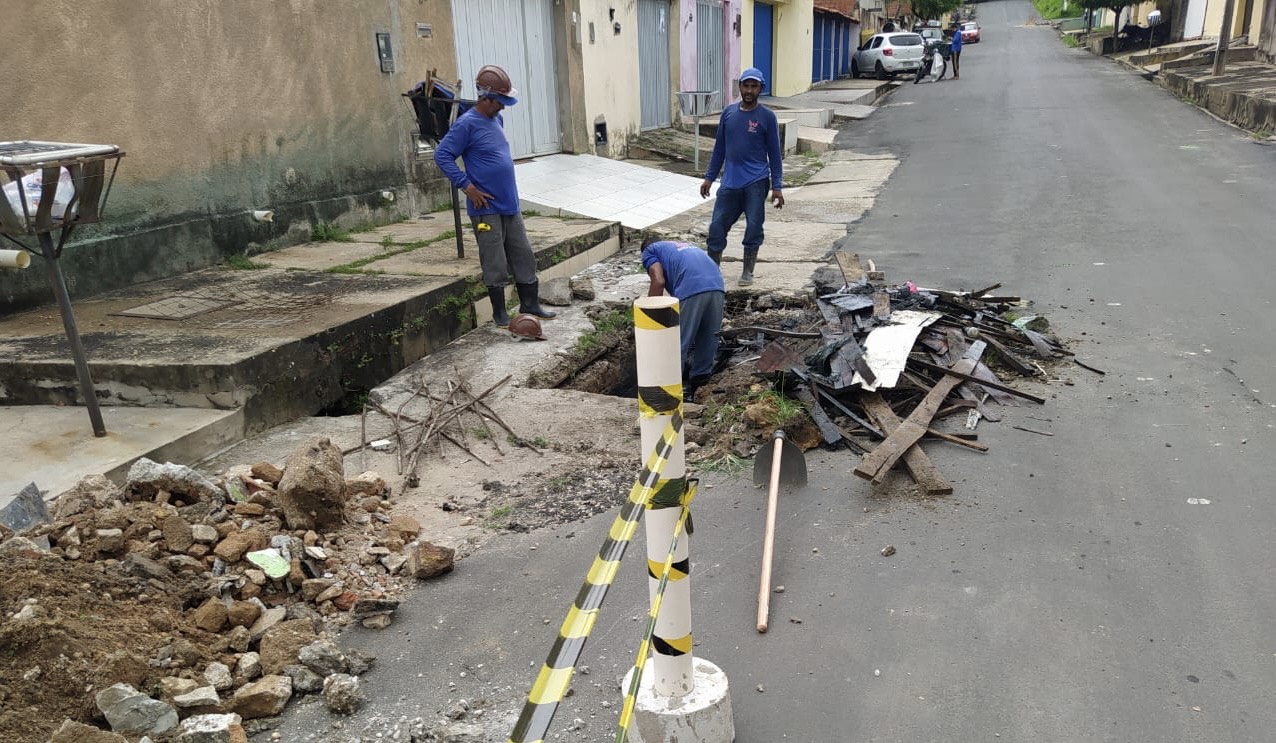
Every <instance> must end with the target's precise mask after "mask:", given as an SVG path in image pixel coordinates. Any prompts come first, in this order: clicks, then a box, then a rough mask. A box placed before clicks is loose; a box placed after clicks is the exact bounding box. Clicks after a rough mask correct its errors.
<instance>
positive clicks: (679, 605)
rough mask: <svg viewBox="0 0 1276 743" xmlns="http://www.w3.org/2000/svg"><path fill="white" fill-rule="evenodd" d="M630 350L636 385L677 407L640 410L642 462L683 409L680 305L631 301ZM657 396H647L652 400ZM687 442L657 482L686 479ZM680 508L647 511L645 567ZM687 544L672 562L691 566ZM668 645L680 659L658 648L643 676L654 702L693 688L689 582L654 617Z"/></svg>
mask: <svg viewBox="0 0 1276 743" xmlns="http://www.w3.org/2000/svg"><path fill="white" fill-rule="evenodd" d="M634 346H635V349H634V350H635V356H636V357H637V362H638V386H639V387H642V388H648V389H652V388H660V389H661V390H664V391H666V392H667V393H668V394H669V395H672V396H673V399H674V400H676V404H674V405H671V406H669V409H667V410H655V411H653V410H651V409H650V408H649V407H646V406H641V405H640V407H639V412H640V413H641V416H642V417H641V419H640V421H639V430H640V432H641V435H642V451H643V457H644V458H645V457H646V456H647V455H648V454H649V453H650V452H651V451H653V450H654V449H655V448H656V446H657V444H658V443H659V442H660V438H661V436H662V435H663V434H664V432H665V429H666V428H668V426H669V421H670V419H671V418H672V417H673V414H674V412H676V411H679V410H681V409H682V351H681V345H680V343H679V335H678V300H676V299H674V298H673V297H642V298H640V299H638V300H637V301H635V302H634ZM660 397H661V395H660V393H658V392H657V393H654V394H652V395H651V396H650V399H651V400H657V399H659V398H660ZM685 444H686V439H685V437H684V436H683V434H682V432H681V431H679V433H678V436H677V438H676V439H675V441H674V445H673V449H672V451H670V453H669V458H668V461H667V462H666V463H665V466H664V469H663V470H662V471H661V473H660V479H661V481H667V480H676V481H683V480H685V478H686V476H687V466H686V446H685ZM681 511H682V509H681V508H651V509H647V513H646V516H645V518H644V521H645V524H646V532H647V561H648V565H652V564H655V565H662V564H663V563H664V561H665V557H666V556H667V555H668V553H669V544H670V543H671V542H672V541H673V532H674V525H675V524H676V523H677V521H678V517H679V515H680V514H681ZM690 542H691V539H690V537H689V536H688V535H687V534H685V533H684V534H683V535H682V537H681V538H680V539H679V540H678V547H677V549H676V550H675V551H674V562H675V563H678V564H682V565H684V566H686V565H689V564H690V557H691V550H690ZM658 585H659V580H657V579H656V578H652V577H649V578H648V581H647V587H648V598H649V599H654V598H655V595H656V590H657V587H658ZM661 640H666V641H668V642H669V643H670V644H676V645H680V646H682V647H684V648H685V652H682V653H681V654H671V653H662V652H660V651H659V649H656V650H655V652H654V653H653V655H652V659H651V660H652V662H651V665H650V666H649V667H648V670H647V673H650V674H651V677H652V678H651V680H652V691H653V693H654V694H655V695H656V696H657V697H658V698H665V699H676V698H679V697H683V696H686V695H687V694H690V693H691V691H692V690H693V689H694V688H695V669H694V664H693V657H692V653H691V578H690V576H679V577H678V578H677V579H673V578H672V577H671V579H670V581H669V583H668V585H667V586H666V587H665V595H664V599H663V600H662V603H661V606H660V615H659V616H658V617H657V618H656V627H655V632H654V638H653V644H656V645H658V643H659V641H661Z"/></svg>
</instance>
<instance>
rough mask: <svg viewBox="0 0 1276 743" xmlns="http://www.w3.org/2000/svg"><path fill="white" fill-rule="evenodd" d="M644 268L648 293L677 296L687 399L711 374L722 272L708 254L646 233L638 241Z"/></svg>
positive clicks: (719, 318) (723, 294)
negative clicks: (645, 237)
mask: <svg viewBox="0 0 1276 743" xmlns="http://www.w3.org/2000/svg"><path fill="white" fill-rule="evenodd" d="M642 266H643V268H645V269H647V276H648V278H650V279H651V284H650V286H649V287H648V288H647V296H649V297H659V296H661V295H663V294H664V293H665V292H666V291H667V292H669V295H670V296H672V297H675V298H677V300H678V304H679V311H678V333H679V340H680V341H681V344H682V376H683V379H685V380H687V381H686V384H685V385H684V388H685V397H686V398H687V399H690V398H691V397H692V396H694V395H695V393H696V389H697V388H699V387H700V386H701V385H702V384H704V383H705V382H706V381H708V379H709V375H710V374H711V373H712V372H713V361H714V357H715V356H716V355H717V353H718V332H719V331H721V330H722V305H723V302H724V300H725V299H726V288H725V287H724V286H723V283H722V272H721V271H719V270H718V264H717V263H715V262H714V260H713V259H712V258H711V257H709V254H708V253H706V252H704V251H703V250H701V249H700V248H698V247H696V246H695V245H688V244H687V243H680V242H674V241H672V240H659V239H657V238H654V237H649V238H647V239H646V240H644V241H643V244H642Z"/></svg>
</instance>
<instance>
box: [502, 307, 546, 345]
mask: <svg viewBox="0 0 1276 743" xmlns="http://www.w3.org/2000/svg"><path fill="white" fill-rule="evenodd" d="M510 332H511V333H513V334H514V335H517V336H519V337H520V338H527V339H529V340H534V341H544V340H549V339H548V338H546V337H545V334H544V333H543V332H542V331H541V321H540V320H537V319H536V316H535V315H528V314H526V313H524V314H522V315H515V316H514V317H513V318H512V319H511V320H510Z"/></svg>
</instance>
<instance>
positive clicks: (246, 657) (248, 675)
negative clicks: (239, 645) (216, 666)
mask: <svg viewBox="0 0 1276 743" xmlns="http://www.w3.org/2000/svg"><path fill="white" fill-rule="evenodd" d="M260 675H261V656H260V655H258V654H257V653H244V654H243V655H241V656H239V660H238V661H236V662H235V681H236V682H237V683H243V682H245V681H252V680H253V679H255V678H257V677H258V676H260Z"/></svg>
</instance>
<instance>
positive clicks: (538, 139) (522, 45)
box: [452, 0, 563, 157]
mask: <svg viewBox="0 0 1276 743" xmlns="http://www.w3.org/2000/svg"><path fill="white" fill-rule="evenodd" d="M553 21H554V8H553V5H552V0H453V1H452V22H453V25H454V26H455V28H456V64H457V72H458V74H459V75H460V78H461V81H462V84H463V85H464V88H463V91H462V97H464V98H473V97H474V96H475V95H476V93H475V91H474V74H475V73H476V72H478V70H479V68H481V67H482V66H483V65H487V64H494V65H500V66H501V67H503V68H505V71H506V72H508V73H509V75H510V78H511V79H512V80H513V81H514V87H515V88H517V89H518V105H517V106H513V107H511V108H507V109H505V111H504V112H503V113H502V118H504V120H505V135H506V136H507V137H509V140H510V149H511V150H512V151H513V154H514V157H530V156H532V155H547V154H550V153H554V152H559V151H561V150H562V148H563V145H562V136H561V133H560V129H559V124H558V76H557V75H556V74H555V70H554V27H553Z"/></svg>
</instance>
